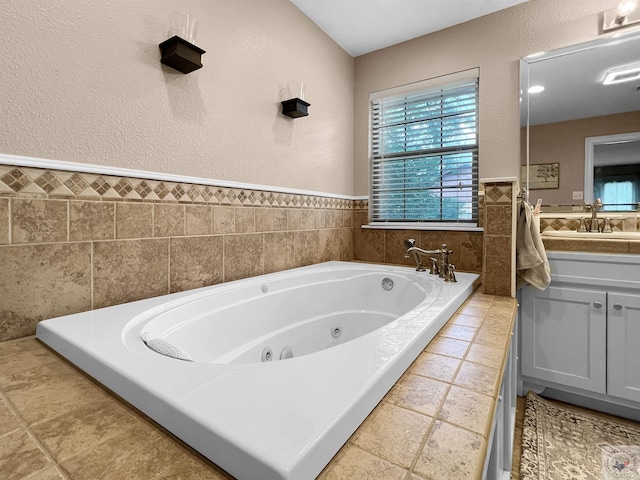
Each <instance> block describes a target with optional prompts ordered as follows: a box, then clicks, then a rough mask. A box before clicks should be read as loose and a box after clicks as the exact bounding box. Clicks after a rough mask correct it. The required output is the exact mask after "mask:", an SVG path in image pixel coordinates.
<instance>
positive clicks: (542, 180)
mask: <svg viewBox="0 0 640 480" xmlns="http://www.w3.org/2000/svg"><path fill="white" fill-rule="evenodd" d="M520 178H522V179H523V181H526V179H527V178H528V179H529V190H542V189H548V188H560V163H557V162H556V163H537V164H534V165H529V172H527V166H526V165H523V166H522V170H521V172H520Z"/></svg>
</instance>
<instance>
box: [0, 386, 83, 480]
mask: <svg viewBox="0 0 640 480" xmlns="http://www.w3.org/2000/svg"><path fill="white" fill-rule="evenodd" d="M0 399H1V400H3V401H4V403H5V405H7V408H8V409H9V411H10V412H11V413H12V414H13V416H14V417H15V419H16V420H17V421H18V423H19V424H20V427H21V428H22V429H23V430H24V431H26V432H27V435H29V437H30V438H31V440H33V442H34V443H35V444H36V445H37V447H38V448H39V449H40V451H41V452H42V453H43V454H44V456H45V457H46V458H47V460H48V461H49V462H50V463H51V465H49V466H47V467H46V468H50V467H54V468H55V469H56V471H57V472H58V473H59V474H60V475H61V476H62V478H63V479H64V480H71V478H70V477H69V476H68V475H67V474H66V472H65V471H64V469H63V468H62V467H61V466H60V465H59V464H58V462H57V460H56V459H55V457H54V456H53V454H52V453H51V452H50V451H49V449H48V448H47V446H46V445H45V444H44V443H43V442H42V441H41V440H40V439H39V438H38V436H37V435H36V434H35V433H33V431H32V430H31V428H30V427H29V425H28V424H27V422H26V420H25V419H24V418H23V417H22V415H21V414H20V412H19V411H18V409H17V408H16V407H15V405H14V404H13V402H12V401H11V399H10V398H9V397H7V396H6V394H5V393H4V392H3V391H2V390H0ZM44 470H45V469H43V470H40V471H38V472H33V474H32V475H31V476H33V475H35V474H37V473H41V472H43V471H44Z"/></svg>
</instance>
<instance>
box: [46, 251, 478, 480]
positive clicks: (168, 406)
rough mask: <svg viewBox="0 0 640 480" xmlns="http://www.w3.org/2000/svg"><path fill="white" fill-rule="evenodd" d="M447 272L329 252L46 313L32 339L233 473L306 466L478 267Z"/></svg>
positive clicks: (327, 456)
mask: <svg viewBox="0 0 640 480" xmlns="http://www.w3.org/2000/svg"><path fill="white" fill-rule="evenodd" d="M456 276H457V279H458V282H457V283H446V282H444V281H443V279H441V278H438V277H437V276H434V275H429V274H428V273H425V272H416V271H415V270H413V269H411V268H406V267H393V266H383V265H369V264H362V263H349V262H327V263H322V264H318V265H312V266H309V267H301V268H296V269H293V270H288V271H285V272H280V273H274V274H268V275H262V276H259V277H253V278H249V279H245V280H239V281H234V282H229V283H224V284H220V285H214V286H211V287H205V288H200V289H197V290H191V291H188V292H181V293H175V294H171V295H166V296H163V297H156V298H151V299H147V300H141V301H137V302H132V303H128V304H124V305H117V306H113V307H108V308H103V309H99V310H93V311H90V312H85V313H80V314H75V315H68V316H64V317H59V318H54V319H51V320H45V321H42V322H40V323H39V324H38V328H37V338H39V339H40V340H41V341H43V342H44V343H46V344H47V345H49V346H50V347H51V348H53V349H54V350H56V351H58V352H59V353H60V354H62V355H63V356H64V357H66V358H67V359H69V360H70V361H71V362H73V363H74V364H76V365H77V366H78V367H80V368H81V369H83V370H84V371H85V372H87V373H88V374H89V375H91V376H93V377H94V378H95V379H97V380H98V381H100V382H101V383H102V384H104V385H105V386H107V387H108V388H110V389H111V390H113V391H114V392H115V393H117V394H118V395H120V396H121V397H123V398H124V399H125V400H127V401H128V402H130V403H131V404H132V405H134V406H135V407H137V408H138V409H140V410H141V411H142V412H144V413H145V414H147V415H148V416H149V417H151V418H152V419H154V420H155V421H156V422H158V423H160V424H161V425H162V426H164V427H165V428H166V429H167V430H169V431H170V432H172V433H173V434H175V435H176V436H177V437H179V438H180V439H182V440H183V441H185V442H186V443H188V444H189V445H191V446H192V447H193V448H194V449H196V450H198V451H199V452H200V453H202V454H203V455H204V456H206V457H207V458H209V459H211V460H212V461H213V462H214V463H216V464H217V465H219V466H220V467H222V468H223V469H225V470H226V471H228V472H229V473H230V474H232V475H233V476H235V477H237V478H239V479H260V480H269V479H312V478H315V477H316V476H317V475H318V474H319V473H320V471H321V470H322V469H323V468H324V466H325V465H326V464H327V463H328V462H329V461H330V460H331V458H332V457H333V455H335V453H336V452H337V451H338V450H339V449H340V448H341V446H342V445H343V444H344V442H346V440H347V439H348V438H349V436H350V435H351V434H352V433H353V432H354V431H355V430H356V428H357V427H358V426H359V425H360V423H362V421H363V420H364V419H365V418H366V417H367V415H368V414H369V413H370V412H371V411H372V410H373V408H375V406H376V404H377V403H378V402H379V401H380V400H381V399H382V397H384V395H385V394H386V393H387V391H388V390H389V389H390V388H391V387H392V386H393V384H394V383H395V382H396V380H397V379H398V378H399V377H400V376H401V375H402V373H404V371H405V370H406V369H407V368H408V367H409V365H410V364H411V363H412V362H413V360H414V359H415V358H416V357H417V356H418V355H419V353H420V352H421V351H422V350H423V349H424V348H425V347H426V345H427V344H428V343H429V341H431V339H432V338H433V337H434V336H435V335H436V333H437V332H438V330H440V328H441V327H442V326H443V325H444V324H445V323H446V322H447V320H448V319H449V318H450V317H451V315H452V314H453V313H454V312H455V311H456V309H457V308H458V307H459V306H460V305H461V304H462V303H463V302H464V300H465V299H466V298H467V297H468V296H469V295H470V294H471V292H472V291H473V288H474V286H475V284H476V282H477V280H478V275H475V274H468V273H460V272H458V273H456ZM159 352H160V353H159Z"/></svg>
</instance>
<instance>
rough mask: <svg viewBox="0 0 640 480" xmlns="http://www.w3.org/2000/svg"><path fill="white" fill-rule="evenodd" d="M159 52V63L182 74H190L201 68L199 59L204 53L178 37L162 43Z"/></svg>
mask: <svg viewBox="0 0 640 480" xmlns="http://www.w3.org/2000/svg"><path fill="white" fill-rule="evenodd" d="M160 51H161V52H162V56H161V58H160V62H161V63H163V64H164V65H167V66H169V67H171V68H175V69H176V70H178V71H180V72H182V73H191V72H193V71H194V70H198V69H199V68H202V62H201V61H200V59H201V56H202V54H203V53H206V52H205V51H204V50H202V49H201V48H198V47H196V46H195V45H193V44H192V43H189V42H187V41H186V40H183V39H182V38H180V37H178V36H173V37H171V38H170V39H168V40H165V41H164V42H162V43H161V44H160Z"/></svg>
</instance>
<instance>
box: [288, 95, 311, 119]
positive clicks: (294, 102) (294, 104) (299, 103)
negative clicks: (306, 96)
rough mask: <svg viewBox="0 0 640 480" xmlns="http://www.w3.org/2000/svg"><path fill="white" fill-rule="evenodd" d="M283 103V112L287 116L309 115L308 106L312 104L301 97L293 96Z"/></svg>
mask: <svg viewBox="0 0 640 480" xmlns="http://www.w3.org/2000/svg"><path fill="white" fill-rule="evenodd" d="M281 103H282V113H283V114H284V115H286V116H287V117H291V118H299V117H306V116H308V115H309V111H308V110H307V108H308V107H309V106H310V105H311V104H310V103H307V102H305V101H304V100H301V99H299V98H292V99H290V100H285V101H283V102H281Z"/></svg>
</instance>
